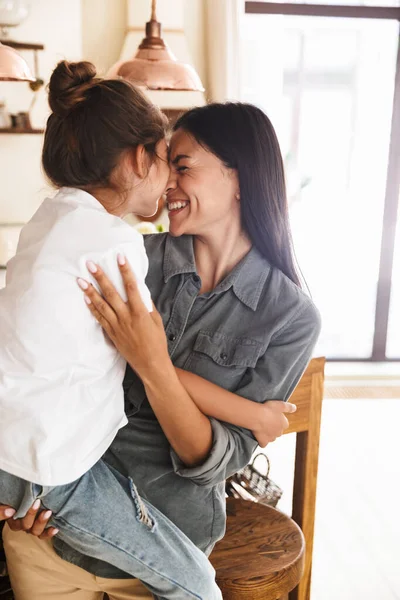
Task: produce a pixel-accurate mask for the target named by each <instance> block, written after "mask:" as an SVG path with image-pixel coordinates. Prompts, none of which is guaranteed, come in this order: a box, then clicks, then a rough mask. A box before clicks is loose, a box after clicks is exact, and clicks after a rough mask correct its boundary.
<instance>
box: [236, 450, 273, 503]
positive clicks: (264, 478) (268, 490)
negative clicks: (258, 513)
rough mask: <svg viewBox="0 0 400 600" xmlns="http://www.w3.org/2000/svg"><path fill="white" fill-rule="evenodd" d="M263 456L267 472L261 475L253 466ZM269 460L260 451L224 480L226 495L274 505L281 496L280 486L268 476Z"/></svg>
mask: <svg viewBox="0 0 400 600" xmlns="http://www.w3.org/2000/svg"><path fill="white" fill-rule="evenodd" d="M261 457H263V459H264V460H266V461H267V474H266V475H263V474H262V473H260V471H258V470H257V469H256V468H255V462H256V460H257V459H260V458H261ZM269 471H270V462H269V459H268V456H266V454H263V453H262V452H260V453H259V454H257V455H256V456H255V457H254V458H253V460H252V462H251V463H250V464H248V465H247V466H246V467H244V469H242V470H241V471H239V472H238V473H235V475H232V477H229V479H227V480H226V485H225V491H226V494H227V496H230V497H233V498H241V499H242V500H250V501H252V502H260V503H261V504H268V505H269V506H276V505H277V504H278V501H279V499H280V498H281V496H282V493H283V492H282V490H281V488H280V487H279V486H278V485H277V484H276V483H274V482H273V481H272V480H271V479H270V478H269Z"/></svg>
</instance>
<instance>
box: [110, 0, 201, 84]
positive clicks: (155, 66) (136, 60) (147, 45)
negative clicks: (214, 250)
mask: <svg viewBox="0 0 400 600" xmlns="http://www.w3.org/2000/svg"><path fill="white" fill-rule="evenodd" d="M156 4H157V2H156V0H152V7H151V19H150V21H149V22H148V23H146V37H145V38H144V39H143V40H142V43H141V44H140V46H139V48H138V50H137V52H136V54H135V56H134V57H133V59H132V60H129V61H127V62H124V63H122V64H121V63H119V64H118V65H116V71H114V72H113V69H112V70H111V74H114V75H118V76H120V77H122V78H123V79H127V80H128V81H131V82H132V83H135V84H136V85H139V86H142V87H146V88H147V89H150V90H180V91H199V92H203V91H204V87H203V85H202V83H201V80H200V77H199V76H198V74H197V73H196V71H195V70H194V68H193V67H191V66H190V65H188V64H185V63H181V62H178V61H177V59H176V57H175V56H174V54H173V53H172V52H171V50H170V49H169V48H168V46H167V44H166V43H165V42H164V40H163V39H162V37H161V23H159V22H158V21H157V16H156Z"/></svg>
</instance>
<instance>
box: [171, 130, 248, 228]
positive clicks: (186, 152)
mask: <svg viewBox="0 0 400 600" xmlns="http://www.w3.org/2000/svg"><path fill="white" fill-rule="evenodd" d="M169 155H170V167H171V172H170V177H169V180H168V184H167V208H168V215H169V222H170V226H169V230H170V233H171V234H172V235H174V236H179V235H182V234H191V235H203V234H204V235H210V233H211V232H212V231H213V230H215V231H218V229H220V230H222V228H221V226H224V225H225V226H227V225H228V226H230V225H237V224H240V202H239V198H240V194H239V182H238V177H237V173H236V171H235V170H234V169H230V168H228V167H226V166H225V165H224V163H223V162H222V161H221V160H220V159H219V158H218V157H217V156H215V155H214V154H212V152H210V151H208V150H207V149H205V148H203V146H200V144H198V143H197V142H196V140H195V139H194V138H193V137H192V136H191V135H189V134H188V133H186V132H185V131H184V130H183V129H179V130H178V131H176V132H175V133H174V135H173V136H172V138H171V143H170V151H169Z"/></svg>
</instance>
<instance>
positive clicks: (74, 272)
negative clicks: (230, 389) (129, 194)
mask: <svg viewBox="0 0 400 600" xmlns="http://www.w3.org/2000/svg"><path fill="white" fill-rule="evenodd" d="M118 253H122V254H124V255H125V256H126V257H127V260H128V262H129V263H130V265H131V267H132V269H133V271H134V273H135V276H136V279H137V282H138V285H139V290H140V292H141V295H142V298H143V300H144V302H145V304H146V306H147V308H148V309H149V311H151V310H152V305H151V298H150V292H149V290H148V289H147V287H146V285H145V282H144V280H145V277H146V274H147V269H148V260H147V256H146V252H145V248H144V244H143V237H142V236H141V235H140V234H139V233H138V232H137V231H135V230H134V229H133V228H132V227H131V226H129V225H128V224H127V223H125V222H124V221H123V220H122V219H120V218H119V217H115V216H113V215H111V214H109V213H108V212H107V211H106V210H105V208H104V207H103V206H102V205H101V204H100V203H99V202H98V201H97V200H96V199H95V198H94V197H93V196H91V195H90V194H88V193H86V192H84V191H82V190H76V189H72V188H62V189H61V190H60V191H59V193H58V194H57V195H56V196H55V198H49V199H46V200H45V201H44V202H43V204H42V205H41V206H40V208H39V209H38V211H37V212H36V214H35V215H34V216H33V218H32V219H31V221H30V222H29V223H28V224H27V225H26V226H25V227H24V228H23V230H22V233H21V237H20V240H19V245H18V249H17V254H16V256H15V257H14V258H13V259H12V260H11V261H10V262H9V264H8V267H7V281H6V287H5V288H4V289H2V290H0V468H1V469H3V470H4V471H7V472H8V473H12V474H13V475H17V476H19V477H22V478H23V479H26V480H27V481H31V482H34V483H38V484H40V485H61V484H64V483H69V482H71V481H74V480H75V479H77V478H78V477H80V476H81V475H83V474H84V473H85V472H86V471H88V470H89V469H90V468H91V467H92V466H93V465H94V464H95V463H96V462H97V460H98V459H99V458H100V457H101V456H102V455H103V453H104V452H105V451H106V450H107V448H108V447H109V446H110V444H111V442H112V440H113V439H114V437H115V435H116V433H117V431H118V429H119V428H121V427H123V426H124V425H125V424H126V422H127V419H126V416H125V414H124V401H123V389H122V380H123V377H124V373H125V367H126V363H125V360H124V359H123V358H122V357H121V356H120V355H119V354H118V352H117V350H116V349H115V347H114V346H113V345H112V344H111V342H110V341H109V340H108V339H107V338H106V336H105V334H104V333H103V330H102V328H101V327H100V325H99V324H98V323H97V322H96V320H95V319H94V317H93V316H92V314H91V313H90V311H89V310H88V307H87V306H86V303H85V302H84V298H83V293H82V291H81V290H80V288H79V287H78V285H77V283H76V278H77V277H83V278H84V279H86V280H91V281H92V282H94V280H92V278H91V276H90V274H89V272H88V270H87V268H86V261H87V260H92V261H93V262H95V263H97V264H99V265H100V266H101V267H102V269H103V270H104V271H105V273H106V274H107V275H108V276H109V277H110V279H111V280H112V282H113V283H114V285H115V286H116V288H117V289H118V291H119V293H120V294H121V296H122V297H123V299H124V300H126V295H125V291H124V287H123V284H122V279H121V275H120V273H119V269H118V265H117V255H118Z"/></svg>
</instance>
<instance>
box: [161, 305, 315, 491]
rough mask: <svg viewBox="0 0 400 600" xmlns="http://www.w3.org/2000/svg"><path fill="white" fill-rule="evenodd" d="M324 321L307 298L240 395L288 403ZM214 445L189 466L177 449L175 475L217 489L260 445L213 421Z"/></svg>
mask: <svg viewBox="0 0 400 600" xmlns="http://www.w3.org/2000/svg"><path fill="white" fill-rule="evenodd" d="M320 327H321V325H320V317H319V313H318V311H317V310H316V309H315V307H314V305H313V304H312V303H311V302H310V301H308V300H307V299H306V298H305V304H303V305H302V306H301V308H300V309H299V311H298V312H297V313H296V314H295V316H294V317H293V318H292V319H291V320H290V321H289V322H287V323H286V324H285V325H284V326H283V327H282V328H281V329H280V330H278V331H277V332H276V333H275V335H274V336H273V338H272V339H271V343H270V345H269V347H268V348H267V350H266V352H265V353H264V354H263V355H262V356H261V357H260V359H259V360H258V362H257V364H256V367H255V368H254V369H248V371H247V372H246V374H245V375H244V377H243V378H242V381H241V382H240V386H239V388H238V389H237V390H236V391H235V393H236V394H237V395H238V396H243V397H244V398H248V399H249V400H253V401H255V402H265V401H268V400H283V401H287V400H288V399H289V397H290V395H291V394H292V392H293V390H294V388H295V387H296V385H297V383H298V381H299V379H300V378H301V376H302V374H303V372H304V370H305V369H306V367H307V365H308V362H309V360H310V357H311V355H312V351H313V348H314V346H315V343H316V341H317V338H318V335H319V332H320ZM211 425H212V430H213V445H212V448H211V452H210V454H209V456H208V457H207V459H206V460H205V461H204V462H203V463H202V464H201V465H199V466H196V467H190V468H189V467H186V466H185V465H184V463H182V461H181V460H180V459H179V457H178V456H177V454H176V453H175V452H174V451H173V450H172V449H171V459H172V464H173V467H174V470H175V472H176V473H177V474H178V475H180V476H181V477H187V478H190V479H192V480H193V481H194V483H196V484H198V485H205V486H212V485H215V484H217V483H220V482H222V481H224V480H225V479H226V478H227V477H229V476H230V475H232V474H233V473H236V472H237V471H238V470H240V469H241V468H243V467H244V466H245V465H246V464H248V462H249V461H250V459H251V456H252V454H253V452H254V450H255V449H256V447H257V442H256V441H255V439H254V436H253V434H252V432H251V431H249V430H247V429H242V428H240V427H235V426H233V425H229V424H227V423H222V422H219V421H217V420H216V419H211Z"/></svg>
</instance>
